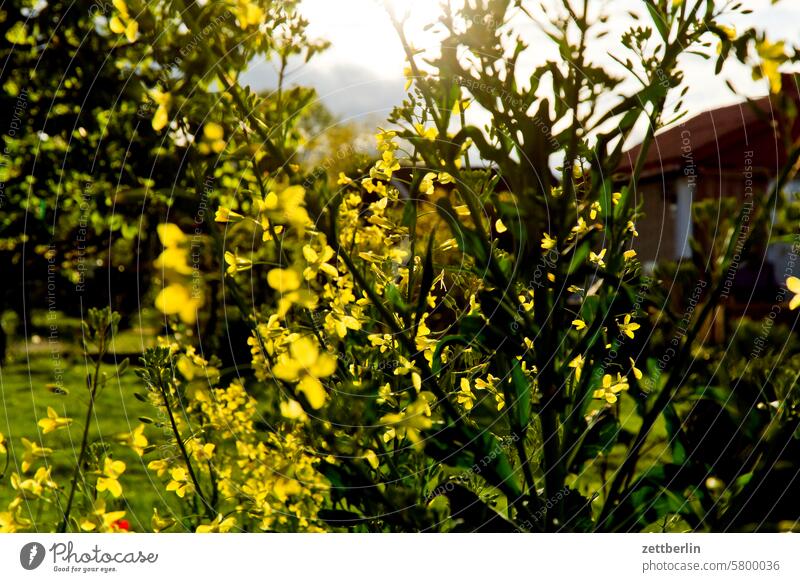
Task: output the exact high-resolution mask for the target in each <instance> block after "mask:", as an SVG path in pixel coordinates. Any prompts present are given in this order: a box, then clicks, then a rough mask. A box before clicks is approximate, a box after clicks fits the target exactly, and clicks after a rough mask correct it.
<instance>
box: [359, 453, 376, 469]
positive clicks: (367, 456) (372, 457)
mask: <svg viewBox="0 0 800 582" xmlns="http://www.w3.org/2000/svg"><path fill="white" fill-rule="evenodd" d="M362 458H363V459H364V460H365V461H366V462H367V463H369V466H370V467H372V468H373V469H377V468H378V466H379V465H380V461H379V460H378V455H376V454H375V451H373V450H371V449H367V450H366V451H364V455H363V457H362Z"/></svg>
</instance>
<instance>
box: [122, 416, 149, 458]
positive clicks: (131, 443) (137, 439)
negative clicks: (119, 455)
mask: <svg viewBox="0 0 800 582" xmlns="http://www.w3.org/2000/svg"><path fill="white" fill-rule="evenodd" d="M118 440H119V442H121V443H122V444H124V445H126V446H127V447H129V448H130V449H131V450H132V451H133V452H135V453H136V454H137V455H139V456H140V457H141V456H142V455H143V454H144V449H145V447H147V445H148V441H147V437H146V436H144V423H140V424H139V426H137V427H136V428H135V429H133V430H132V431H131V432H129V433H124V434H121V435H119V437H118Z"/></svg>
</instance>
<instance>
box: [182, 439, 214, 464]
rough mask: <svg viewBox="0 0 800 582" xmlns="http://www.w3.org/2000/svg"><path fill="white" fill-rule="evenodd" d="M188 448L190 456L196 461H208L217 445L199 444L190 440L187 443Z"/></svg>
mask: <svg viewBox="0 0 800 582" xmlns="http://www.w3.org/2000/svg"><path fill="white" fill-rule="evenodd" d="M187 444H188V445H189V446H188V447H187V448H188V449H189V454H191V455H192V456H193V457H194V458H195V459H197V460H198V461H210V460H211V458H212V457H213V456H214V449H216V448H217V445H215V444H214V443H205V444H200V443H199V442H197V441H196V440H191V441H189V443H187Z"/></svg>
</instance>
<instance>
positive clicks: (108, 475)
mask: <svg viewBox="0 0 800 582" xmlns="http://www.w3.org/2000/svg"><path fill="white" fill-rule="evenodd" d="M124 472H125V463H123V462H122V461H114V460H112V459H109V458H108V457H106V458H105V461H104V462H103V475H102V476H101V477H98V478H97V490H98V491H100V492H102V491H108V492H109V493H111V495H113V496H114V497H119V496H120V495H122V485H120V482H119V476H120V475H122V474H123V473H124Z"/></svg>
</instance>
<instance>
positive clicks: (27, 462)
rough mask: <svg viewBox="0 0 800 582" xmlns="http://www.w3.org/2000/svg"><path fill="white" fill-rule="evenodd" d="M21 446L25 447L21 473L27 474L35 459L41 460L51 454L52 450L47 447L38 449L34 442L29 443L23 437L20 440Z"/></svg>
mask: <svg viewBox="0 0 800 582" xmlns="http://www.w3.org/2000/svg"><path fill="white" fill-rule="evenodd" d="M22 446H23V447H25V453H24V454H23V457H22V472H23V473H27V472H28V469H30V468H31V465H33V463H34V461H35V460H36V459H43V458H45V457H46V456H47V455H50V454H52V453H53V449H49V448H47V447H40V446H39V445H37V444H36V443H34V442H31V441H29V440H28V439H26V438H25V437H23V438H22Z"/></svg>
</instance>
